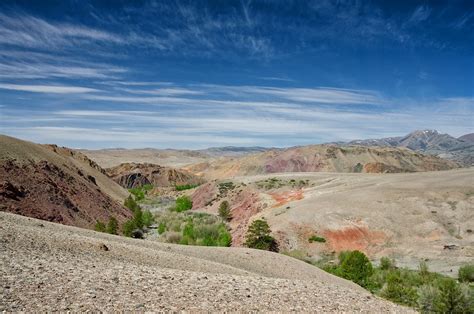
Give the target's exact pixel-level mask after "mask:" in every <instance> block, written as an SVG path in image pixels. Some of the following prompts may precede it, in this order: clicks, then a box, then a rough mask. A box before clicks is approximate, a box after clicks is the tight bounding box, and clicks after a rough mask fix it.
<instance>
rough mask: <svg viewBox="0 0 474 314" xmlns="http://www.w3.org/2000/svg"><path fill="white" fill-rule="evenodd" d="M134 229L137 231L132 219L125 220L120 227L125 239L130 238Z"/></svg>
mask: <svg viewBox="0 0 474 314" xmlns="http://www.w3.org/2000/svg"><path fill="white" fill-rule="evenodd" d="M135 229H137V226H136V225H135V221H134V220H133V219H130V220H127V221H126V222H125V223H124V224H123V226H122V231H123V234H124V236H126V237H131V236H132V233H133V231H134V230H135Z"/></svg>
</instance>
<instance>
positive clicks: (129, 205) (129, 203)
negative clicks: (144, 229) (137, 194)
mask: <svg viewBox="0 0 474 314" xmlns="http://www.w3.org/2000/svg"><path fill="white" fill-rule="evenodd" d="M123 205H124V206H125V207H127V208H128V209H130V210H131V211H135V210H137V209H138V208H140V206H138V204H137V202H135V200H134V199H133V196H132V195H129V196H128V197H127V198H126V199H125V202H124V204H123Z"/></svg>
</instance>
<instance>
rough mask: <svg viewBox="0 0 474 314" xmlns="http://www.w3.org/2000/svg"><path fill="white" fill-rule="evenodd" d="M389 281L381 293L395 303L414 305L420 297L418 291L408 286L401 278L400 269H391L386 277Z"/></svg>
mask: <svg viewBox="0 0 474 314" xmlns="http://www.w3.org/2000/svg"><path fill="white" fill-rule="evenodd" d="M386 281H387V283H386V284H385V285H384V287H383V288H382V291H381V293H380V295H381V296H382V297H384V298H386V299H388V300H391V301H393V302H395V303H400V304H405V305H410V306H414V305H416V302H417V299H418V293H417V291H416V290H415V289H414V288H412V287H410V286H406V285H405V282H404V281H403V279H402V278H401V275H400V271H398V270H395V271H391V272H390V273H389V274H388V275H387V278H386Z"/></svg>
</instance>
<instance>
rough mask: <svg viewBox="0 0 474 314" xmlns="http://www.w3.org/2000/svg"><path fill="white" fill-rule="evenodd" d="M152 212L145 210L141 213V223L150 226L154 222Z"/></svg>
mask: <svg viewBox="0 0 474 314" xmlns="http://www.w3.org/2000/svg"><path fill="white" fill-rule="evenodd" d="M154 220H155V219H154V217H153V214H152V213H151V212H150V211H149V210H145V211H144V212H143V214H142V221H143V225H144V226H146V227H150V226H151V225H152V224H153V222H154Z"/></svg>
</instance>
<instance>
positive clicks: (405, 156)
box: [186, 145, 457, 179]
mask: <svg viewBox="0 0 474 314" xmlns="http://www.w3.org/2000/svg"><path fill="white" fill-rule="evenodd" d="M456 167H457V165H456V164H455V163H454V162H451V161H448V160H444V159H440V158H438V157H434V156H427V155H423V154H420V153H416V152H414V151H411V150H409V149H404V148H392V147H383V148H382V147H363V146H348V147H338V146H334V145H310V146H302V147H293V148H288V149H285V150H275V151H268V152H263V153H257V154H251V155H247V156H244V157H241V158H226V159H219V160H216V161H211V162H206V163H201V164H196V165H192V166H188V167H186V169H188V170H189V171H191V172H194V173H196V174H200V175H203V176H204V177H205V178H207V179H225V178H231V177H236V176H246V175H257V174H265V173H278V172H323V171H324V172H366V173H387V172H388V173H398V172H417V171H433V170H447V169H453V168H456Z"/></svg>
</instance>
